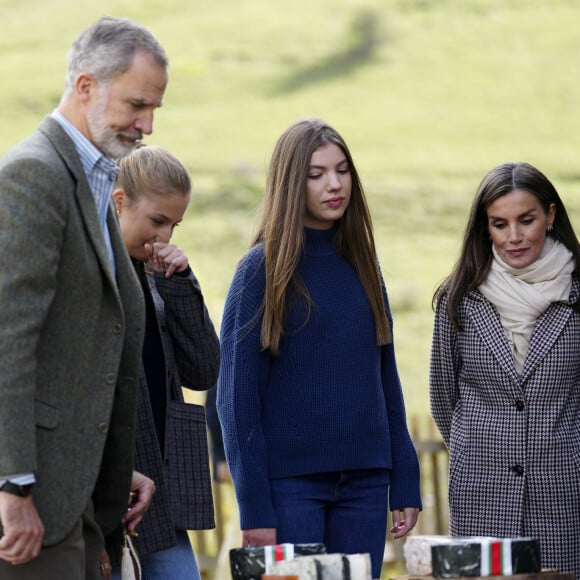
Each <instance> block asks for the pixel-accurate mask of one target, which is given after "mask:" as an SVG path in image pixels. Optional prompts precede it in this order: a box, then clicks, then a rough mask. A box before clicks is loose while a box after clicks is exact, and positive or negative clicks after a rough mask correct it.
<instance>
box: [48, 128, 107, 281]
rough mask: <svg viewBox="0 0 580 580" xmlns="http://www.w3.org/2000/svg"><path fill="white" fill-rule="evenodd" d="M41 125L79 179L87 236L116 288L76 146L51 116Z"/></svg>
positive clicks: (80, 203) (81, 209)
mask: <svg viewBox="0 0 580 580" xmlns="http://www.w3.org/2000/svg"><path fill="white" fill-rule="evenodd" d="M39 128H40V130H41V131H42V132H44V133H45V134H46V136H47V137H48V138H49V139H50V141H51V142H52V143H53V145H54V147H55V149H56V150H57V151H58V152H59V154H60V156H61V157H62V159H63V161H64V163H65V164H66V165H67V166H68V168H69V171H70V172H71V174H72V175H73V176H74V178H75V179H76V181H77V184H78V186H77V188H76V197H77V203H78V207H79V210H80V213H81V216H82V219H83V222H84V224H85V227H86V229H87V233H88V238H89V240H90V241H91V243H92V245H93V249H94V251H95V254H96V255H97V257H98V260H99V263H100V264H101V267H102V268H103V271H104V272H105V274H106V277H107V278H108V279H109V281H110V283H111V286H112V287H113V288H116V281H115V276H114V273H113V267H112V264H111V260H110V258H109V254H108V252H107V245H106V243H105V235H104V233H103V228H102V227H101V224H100V221H99V215H98V213H97V206H96V204H95V200H94V198H93V194H92V192H91V189H90V187H89V183H88V181H87V177H86V175H85V172H84V169H83V166H82V163H81V160H80V158H79V155H78V153H77V151H76V149H75V146H74V144H73V142H72V141H71V140H70V138H69V137H68V135H67V134H66V133H65V132H64V130H63V129H62V127H61V126H60V125H59V124H58V122H57V121H55V120H54V119H52V118H51V117H46V118H45V119H44V120H43V121H42V123H41V124H40V127H39ZM109 224H110V220H109Z"/></svg>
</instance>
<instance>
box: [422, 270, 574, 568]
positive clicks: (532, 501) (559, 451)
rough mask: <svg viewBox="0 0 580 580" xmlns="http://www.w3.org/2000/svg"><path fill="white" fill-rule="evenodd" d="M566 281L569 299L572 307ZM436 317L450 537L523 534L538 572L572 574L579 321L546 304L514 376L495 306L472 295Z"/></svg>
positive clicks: (435, 367)
mask: <svg viewBox="0 0 580 580" xmlns="http://www.w3.org/2000/svg"><path fill="white" fill-rule="evenodd" d="M578 293H579V284H578V280H577V279H576V278H574V279H573V286H572V291H571V295H570V300H571V301H574V300H576V299H577V297H578ZM446 307H447V300H446V299H445V298H443V299H442V300H441V302H440V304H439V305H438V307H437V310H436V316H435V328H434V335H433V344H432V351H431V376H430V397H431V411H432V414H433V417H434V419H435V421H436V423H437V425H438V427H439V430H440V431H441V434H442V435H443V439H444V440H445V443H446V444H447V447H448V448H449V452H450V473H449V507H450V530H451V534H452V535H459V536H484V535H486V536H496V537H512V538H513V537H518V536H531V537H535V538H537V539H538V540H539V541H540V545H541V552H542V567H543V568H557V569H559V570H560V571H563V572H575V573H576V575H577V576H578V575H579V574H580V314H578V313H577V312H575V311H574V310H573V309H572V308H571V307H570V306H569V305H567V304H561V303H554V304H552V305H551V306H550V307H549V308H548V309H547V310H546V311H545V312H544V313H543V314H542V315H541V316H540V317H539V318H538V320H537V322H536V326H535V329H534V332H533V335H532V338H531V341H530V347H529V352H528V355H527V358H526V361H525V364H524V368H523V371H522V374H521V376H519V375H518V374H517V372H516V369H515V366H514V362H513V357H512V353H511V350H510V347H509V344H508V341H507V338H506V335H505V332H504V330H503V327H502V325H501V323H500V319H499V315H498V313H497V311H496V309H495V308H494V306H493V305H492V304H491V303H490V302H489V301H488V300H486V299H485V298H484V297H483V296H482V294H481V293H480V292H478V291H472V292H469V293H468V294H467V295H466V296H465V297H464V299H463V301H462V303H461V306H460V311H459V315H460V321H461V326H462V328H461V330H460V331H458V330H457V329H456V328H455V327H454V326H453V325H452V324H451V322H450V321H449V318H448V317H447V313H446Z"/></svg>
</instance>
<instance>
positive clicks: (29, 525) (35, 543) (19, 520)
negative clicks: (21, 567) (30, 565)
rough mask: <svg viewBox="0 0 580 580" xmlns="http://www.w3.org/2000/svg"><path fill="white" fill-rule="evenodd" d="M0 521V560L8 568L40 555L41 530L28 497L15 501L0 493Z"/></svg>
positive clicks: (16, 498) (42, 532) (11, 496)
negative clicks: (1, 532)
mask: <svg viewBox="0 0 580 580" xmlns="http://www.w3.org/2000/svg"><path fill="white" fill-rule="evenodd" d="M0 520H2V526H3V528H4V536H2V538H1V539H0V558H2V559H3V560H7V561H8V562H10V563H12V564H25V563H26V562H30V560H33V559H34V558H36V557H37V556H38V554H40V549H41V546H42V538H43V536H44V526H43V525H42V522H41V521H40V516H39V515H38V512H37V511H36V507H35V505H34V503H33V501H32V496H29V497H18V496H17V495H12V494H10V493H6V492H4V491H0Z"/></svg>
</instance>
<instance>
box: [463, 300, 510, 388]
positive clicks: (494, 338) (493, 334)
mask: <svg viewBox="0 0 580 580" xmlns="http://www.w3.org/2000/svg"><path fill="white" fill-rule="evenodd" d="M468 296H469V297H470V299H471V308H470V309H469V314H470V318H471V320H472V322H473V325H474V327H475V329H476V330H477V332H478V333H479V335H480V337H481V339H482V341H483V342H484V343H485V345H486V346H487V348H488V349H489V350H490V351H491V353H492V354H493V356H494V357H495V358H496V359H497V362H498V363H499V364H500V366H501V367H502V368H503V369H504V371H505V372H506V373H507V374H508V375H509V376H510V378H512V379H513V381H514V382H515V383H516V384H519V382H520V379H519V377H518V373H517V371H516V367H515V364H514V358H513V355H512V352H511V349H510V346H509V343H508V340H507V337H506V335H505V332H504V329H503V327H502V325H501V322H500V318H499V314H498V313H497V310H496V309H495V308H494V307H493V305H492V304H491V302H489V301H488V300H486V299H485V298H484V297H483V296H482V295H481V293H480V292H479V291H474V292H470V293H469V294H468Z"/></svg>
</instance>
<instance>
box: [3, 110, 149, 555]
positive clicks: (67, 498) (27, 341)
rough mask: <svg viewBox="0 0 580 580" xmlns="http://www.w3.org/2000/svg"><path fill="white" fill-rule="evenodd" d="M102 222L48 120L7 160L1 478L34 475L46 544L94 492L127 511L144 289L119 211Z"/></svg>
mask: <svg viewBox="0 0 580 580" xmlns="http://www.w3.org/2000/svg"><path fill="white" fill-rule="evenodd" d="M108 225H109V229H110V233H111V238H112V245H113V251H114V255H115V260H116V269H117V276H116V279H115V277H114V275H113V271H112V268H111V265H110V263H109V258H108V255H107V251H106V245H105V240H104V236H103V232H102V228H101V227H100V224H99V219H98V215H97V211H96V206H95V202H94V199H93V197H92V193H91V191H90V189H89V185H88V183H87V180H86V177H85V174H84V171H83V168H82V165H81V162H80V159H79V157H78V155H77V153H76V150H75V148H74V146H73V144H72V142H71V141H70V139H69V138H68V136H67V135H66V133H65V132H64V131H63V130H62V128H61V127H60V125H59V124H58V123H57V122H56V121H55V120H54V119H52V118H50V117H47V118H46V119H45V120H44V121H43V122H42V124H41V125H40V127H39V128H38V129H37V130H36V131H35V132H34V133H33V134H32V135H31V136H30V137H28V138H27V139H26V140H25V141H23V142H22V143H20V144H19V145H17V146H16V147H15V148H14V149H12V150H11V151H9V152H8V153H7V154H6V155H5V156H4V157H3V158H2V159H1V160H0V247H1V248H2V251H1V252H0V304H2V308H1V309H0V441H2V444H1V445H0V475H8V474H13V473H21V472H34V473H35V475H36V479H37V484H36V486H35V487H34V491H33V500H34V503H35V505H36V507H37V509H38V511H39V514H40V517H41V519H42V521H43V524H44V526H45V537H44V544H45V545H51V544H54V543H55V542H58V541H60V540H61V539H62V538H63V537H64V536H65V535H66V534H67V533H68V532H69V531H70V529H71V528H72V526H73V524H74V523H75V521H77V520H78V519H79V518H80V516H81V514H82V513H83V511H84V510H85V507H86V506H87V503H88V502H89V500H90V499H91V497H92V498H93V500H94V505H95V514H96V517H97V521H98V522H99V523H100V524H101V526H102V528H103V530H104V532H105V533H106V532H107V531H108V530H110V529H112V528H114V527H115V526H116V525H117V523H118V521H119V518H120V516H121V514H122V513H123V512H124V511H125V510H126V509H127V498H128V492H129V487H130V479H131V472H132V468H133V450H134V431H135V429H134V422H135V408H136V396H137V377H138V370H139V360H140V355H141V345H142V340H143V331H144V305H143V295H142V291H141V288H140V286H139V282H138V280H137V278H136V276H135V272H134V270H133V267H132V265H131V263H130V260H129V257H128V255H127V253H126V250H125V247H124V244H123V242H122V240H121V236H120V232H119V229H118V225H117V223H116V219H115V217H114V215H113V213H112V212H110V213H109V217H108Z"/></svg>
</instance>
